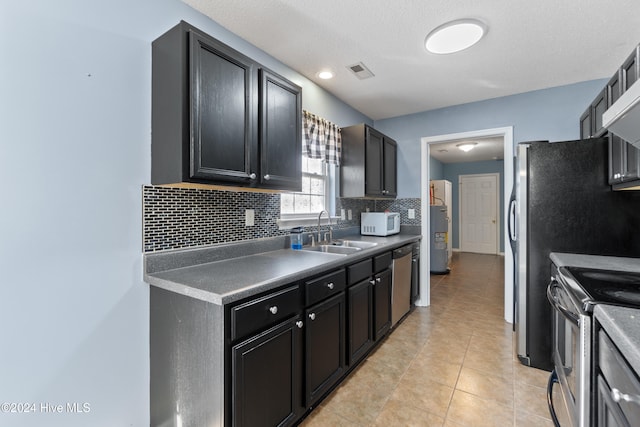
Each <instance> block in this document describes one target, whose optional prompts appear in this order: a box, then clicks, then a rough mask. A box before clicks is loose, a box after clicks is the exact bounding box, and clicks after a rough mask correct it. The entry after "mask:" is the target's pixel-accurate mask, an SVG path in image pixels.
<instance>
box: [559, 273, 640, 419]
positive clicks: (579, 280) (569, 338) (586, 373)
mask: <svg viewBox="0 0 640 427" xmlns="http://www.w3.org/2000/svg"><path fill="white" fill-rule="evenodd" d="M547 298H548V299H549V302H550V303H551V305H552V307H553V309H554V310H553V320H552V322H553V363H554V370H553V372H552V373H551V376H550V377H549V385H548V390H547V400H548V403H549V410H550V412H551V416H552V418H553V420H554V423H555V425H556V426H559V425H560V424H559V422H558V418H557V416H556V409H558V407H557V404H558V403H559V402H554V401H553V394H552V391H553V385H554V384H555V383H558V384H559V385H560V390H561V393H560V395H561V396H562V404H563V406H564V408H565V412H566V413H567V415H568V417H569V422H570V423H571V425H572V426H577V427H587V426H589V425H591V420H592V419H593V407H594V405H593V393H592V391H593V388H592V384H591V383H592V379H591V367H592V363H593V357H592V349H593V308H594V306H595V305H596V304H609V305H620V306H625V307H634V308H640V273H637V272H628V271H612V270H603V269H593V268H583V267H559V268H558V267H555V266H554V268H553V272H552V280H551V283H550V284H549V287H548V288H547Z"/></svg>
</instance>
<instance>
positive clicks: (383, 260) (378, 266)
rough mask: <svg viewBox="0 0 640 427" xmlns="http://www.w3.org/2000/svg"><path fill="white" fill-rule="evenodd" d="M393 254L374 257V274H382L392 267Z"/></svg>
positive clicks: (388, 253)
mask: <svg viewBox="0 0 640 427" xmlns="http://www.w3.org/2000/svg"><path fill="white" fill-rule="evenodd" d="M392 261H393V259H392V258H391V252H387V253H384V254H382V255H378V256H375V257H373V274H376V273H380V272H381V271H382V270H386V269H387V268H389V267H390V266H391V262H392Z"/></svg>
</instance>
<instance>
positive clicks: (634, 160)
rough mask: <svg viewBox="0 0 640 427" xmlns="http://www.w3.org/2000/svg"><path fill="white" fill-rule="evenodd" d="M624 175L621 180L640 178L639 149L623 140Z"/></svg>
mask: <svg viewBox="0 0 640 427" xmlns="http://www.w3.org/2000/svg"><path fill="white" fill-rule="evenodd" d="M623 147H624V168H623V169H624V176H623V179H622V181H623V182H626V181H634V180H636V179H638V178H640V149H638V148H636V147H635V146H633V145H631V144H629V143H628V142H627V141H624V145H623Z"/></svg>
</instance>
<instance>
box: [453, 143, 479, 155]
mask: <svg viewBox="0 0 640 427" xmlns="http://www.w3.org/2000/svg"><path fill="white" fill-rule="evenodd" d="M476 145H478V143H477V142H464V143H462V144H457V145H456V147H458V148H459V149H461V150H462V151H464V152H465V153H466V152H467V151H471V150H473V148H474V147H475V146H476Z"/></svg>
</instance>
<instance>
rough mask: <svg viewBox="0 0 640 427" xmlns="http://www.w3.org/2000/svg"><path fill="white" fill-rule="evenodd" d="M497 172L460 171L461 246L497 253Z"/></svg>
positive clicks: (462, 247)
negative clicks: (473, 172)
mask: <svg viewBox="0 0 640 427" xmlns="http://www.w3.org/2000/svg"><path fill="white" fill-rule="evenodd" d="M498 179H499V175H498V174H495V173H489V174H474V175H460V176H459V177H458V188H459V191H458V194H459V197H460V202H459V206H460V214H459V215H458V218H459V221H460V226H459V227H458V230H460V250H461V251H462V252H474V253H478V254H491V255H497V254H498V253H499V252H500V250H499V248H500V245H499V244H498V239H499V235H500V226H499V224H500V223H501V221H500V212H499V210H500V208H499V206H500V204H499V200H498V186H499V182H498Z"/></svg>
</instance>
